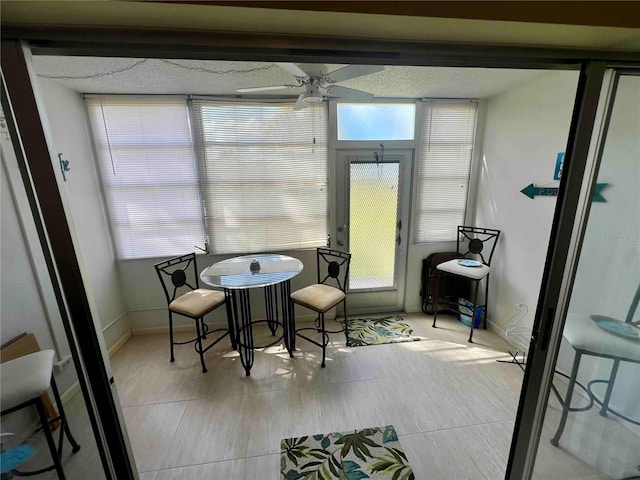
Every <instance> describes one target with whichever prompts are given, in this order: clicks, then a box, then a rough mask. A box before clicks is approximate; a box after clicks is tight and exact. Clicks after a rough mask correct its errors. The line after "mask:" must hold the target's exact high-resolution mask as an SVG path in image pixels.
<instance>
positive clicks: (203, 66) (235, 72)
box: [33, 56, 544, 98]
mask: <svg viewBox="0 0 640 480" xmlns="http://www.w3.org/2000/svg"><path fill="white" fill-rule="evenodd" d="M33 61H34V66H35V71H36V73H37V74H38V76H39V77H42V78H50V79H52V80H54V81H56V82H59V83H61V84H63V85H65V86H66V87H68V88H71V89H73V90H75V91H77V92H81V93H119V94H198V95H235V94H236V89H237V88H244V87H257V86H268V85H283V84H292V83H295V79H294V78H293V77H292V76H291V75H290V74H289V73H287V72H286V71H284V70H282V69H281V68H280V67H278V66H277V65H275V64H273V63H257V62H228V61H225V62H220V61H201V60H158V59H134V58H98V57H58V56H34V57H33ZM341 66H343V65H327V66H326V68H327V70H328V71H333V70H335V69H337V68H340V67H341ZM543 74H544V72H541V71H535V70H508V69H487V68H442V67H397V66H391V67H386V68H385V70H384V71H383V72H378V73H374V74H371V75H366V76H363V77H359V78H354V79H351V80H347V81H344V82H341V83H340V85H341V86H344V87H348V88H354V89H358V90H364V91H367V92H370V93H372V94H374V95H375V96H376V97H384V98H422V97H439V98H489V97H492V96H494V95H497V94H500V93H502V92H504V91H507V90H509V89H511V88H513V87H514V86H515V85H518V84H521V83H524V82H527V81H530V80H532V79H533V78H534V77H537V76H539V75H543ZM301 92H302V89H300V88H297V89H291V90H282V91H269V92H265V94H267V95H271V96H273V95H278V96H287V95H290V96H295V95H298V94H300V93H301ZM258 95H259V94H255V93H254V94H251V96H258ZM245 96H247V94H245Z"/></svg>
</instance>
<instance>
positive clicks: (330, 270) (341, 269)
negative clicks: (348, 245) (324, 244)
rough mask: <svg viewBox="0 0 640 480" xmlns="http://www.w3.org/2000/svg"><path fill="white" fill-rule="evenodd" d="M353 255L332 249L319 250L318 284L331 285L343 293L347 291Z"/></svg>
mask: <svg viewBox="0 0 640 480" xmlns="http://www.w3.org/2000/svg"><path fill="white" fill-rule="evenodd" d="M350 263H351V254H350V253H346V252H341V251H339V250H331V249H330V248H318V250H317V267H318V283H322V284H325V285H331V286H332V287H336V288H339V289H340V290H342V291H343V292H345V293H346V291H347V283H348V281H349V264H350Z"/></svg>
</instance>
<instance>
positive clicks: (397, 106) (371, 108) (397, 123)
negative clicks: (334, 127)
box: [337, 103, 416, 140]
mask: <svg viewBox="0 0 640 480" xmlns="http://www.w3.org/2000/svg"><path fill="white" fill-rule="evenodd" d="M337 112H338V113H337V116H338V140H413V138H414V131H415V114H416V107H415V104H413V103H376V104H373V103H371V104H368V103H338V104H337Z"/></svg>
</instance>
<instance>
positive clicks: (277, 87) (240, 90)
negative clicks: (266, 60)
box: [236, 85, 300, 93]
mask: <svg viewBox="0 0 640 480" xmlns="http://www.w3.org/2000/svg"><path fill="white" fill-rule="evenodd" d="M299 86H300V85H271V86H268V87H248V88H238V89H236V92H238V93H249V92H267V91H269V90H289V89H290V88H298V87H299Z"/></svg>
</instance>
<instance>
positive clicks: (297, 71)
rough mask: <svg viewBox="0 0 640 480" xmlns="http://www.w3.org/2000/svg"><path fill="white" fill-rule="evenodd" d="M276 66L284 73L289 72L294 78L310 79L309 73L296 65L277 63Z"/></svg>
mask: <svg viewBox="0 0 640 480" xmlns="http://www.w3.org/2000/svg"><path fill="white" fill-rule="evenodd" d="M276 65H278V66H279V67H280V68H281V69H283V70H284V71H286V72H289V73H290V74H291V75H293V76H294V77H302V78H305V77H308V75H307V73H306V72H305V71H304V70H302V69H301V68H300V67H299V66H297V65H296V64H295V63H276Z"/></svg>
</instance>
